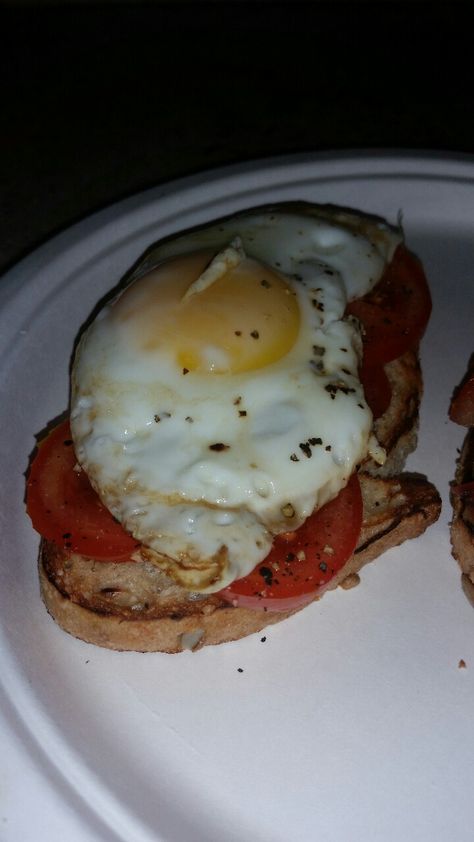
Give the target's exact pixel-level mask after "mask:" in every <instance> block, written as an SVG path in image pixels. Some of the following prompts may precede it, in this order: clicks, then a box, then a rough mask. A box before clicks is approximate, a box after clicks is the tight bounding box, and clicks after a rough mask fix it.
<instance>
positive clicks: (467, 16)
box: [0, 0, 474, 272]
mask: <svg viewBox="0 0 474 842" xmlns="http://www.w3.org/2000/svg"><path fill="white" fill-rule="evenodd" d="M471 8H472V6H471V4H470V3H444V4H433V3H429V2H411V3H403V2H378V3H372V2H352V3H345V2H334V0H333V2H332V3H326V2H303V3H301V2H296V0H295V2H292V3H289V2H283V3H279V2H270V0H268V1H267V2H258V0H255V2H251V3H244V2H237V1H235V2H225V0H220V1H219V0H215V1H214V2H208V3H201V2H192V3H190V2H181V1H180V0H175V2H172V0H169V1H168V2H155V3H151V4H142V3H135V4H131V3H126V2H121V3H111V2H108V3H102V4H94V3H78V4H75V3H67V4H66V3H64V4H59V5H55V4H51V3H45V2H43V3H40V4H28V3H26V4H20V5H19V4H15V5H13V4H8V3H7V4H5V3H4V4H3V5H0V32H1V34H0V63H1V64H0V71H1V80H2V82H1V84H2V106H1V107H2V115H1V130H0V161H1V166H0V200H1V218H0V272H1V271H4V270H5V269H6V268H8V266H10V265H11V264H12V263H14V262H15V261H16V260H18V259H19V258H20V257H21V256H22V255H24V254H25V253H27V252H28V251H30V250H31V249H32V248H34V247H35V246H36V245H38V244H39V243H40V242H42V241H43V240H44V239H46V238H48V237H49V236H51V235H52V234H54V233H55V232H56V231H58V230H61V229H62V228H64V227H66V226H68V225H69V224H71V223H72V222H74V221H76V220H77V219H80V218H82V217H83V216H85V215H87V214H89V213H90V212H91V211H93V210H95V209H98V208H100V207H103V206H105V205H107V204H110V203H111V202H113V201H115V200H116V199H119V198H122V197H124V196H127V195H130V194H132V193H134V192H136V191H139V190H141V189H144V188H146V187H151V186H153V185H156V184H158V183H160V182H163V181H167V180H169V179H172V178H175V177H176V176H180V175H185V174H188V173H193V172H197V171H199V170H202V169H206V168H210V167H213V166H216V165H220V164H225V163H230V162H235V161H240V160H247V159H252V158H259V157H265V156H269V155H273V154H281V153H287V152H294V151H311V150H315V151H322V150H331V149H353V148H355V149H357V148H367V147H369V148H403V149H433V150H445V151H454V152H468V153H473V152H474V109H473V101H474V95H473V82H472V77H473V76H474V74H473V72H472V66H473V64H474V62H473V53H474V47H473V32H474V30H473V28H472V23H471Z"/></svg>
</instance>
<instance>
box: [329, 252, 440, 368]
mask: <svg viewBox="0 0 474 842" xmlns="http://www.w3.org/2000/svg"><path fill="white" fill-rule="evenodd" d="M346 312H347V313H348V314H350V315H353V316H356V317H357V318H358V319H359V321H360V322H361V323H362V325H363V328H364V336H363V344H364V362H365V365H367V366H380V365H383V364H385V363H387V362H390V361H391V360H394V359H396V358H397V357H400V356H401V355H402V354H404V353H405V351H408V350H409V349H410V348H414V347H415V346H416V345H417V344H418V342H419V341H420V339H421V337H422V336H423V333H424V332H425V328H426V325H427V323H428V319H429V317H430V313H431V295H430V291H429V287H428V284H427V281H426V277H425V274H424V272H423V268H422V266H421V263H420V262H419V261H418V260H417V258H416V257H415V256H414V255H412V254H411V253H410V252H409V251H408V249H407V248H406V247H405V246H403V245H400V246H398V248H397V250H396V252H395V254H394V256H393V259H392V261H391V263H390V264H389V266H387V268H386V270H385V272H384V274H383V276H382V278H381V279H380V281H379V282H378V284H377V285H376V286H375V287H374V288H373V290H371V292H369V293H368V294H367V295H364V297H363V298H357V299H356V300H355V301H351V302H350V303H349V304H348V306H347V309H346Z"/></svg>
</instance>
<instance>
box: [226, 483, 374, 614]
mask: <svg viewBox="0 0 474 842" xmlns="http://www.w3.org/2000/svg"><path fill="white" fill-rule="evenodd" d="M361 523H362V495H361V490H360V484H359V480H358V478H357V475H355V474H354V475H353V476H352V477H351V479H350V480H349V482H348V484H347V486H346V487H345V488H344V489H343V490H342V491H341V492H340V493H339V494H338V496H337V497H336V498H335V499H334V500H332V501H331V502H330V503H327V504H326V505H325V506H323V508H322V509H319V510H318V511H317V512H315V513H314V514H313V515H311V517H309V518H308V519H307V520H306V521H305V523H304V524H303V525H302V526H300V528H299V529H298V530H297V531H296V532H290V533H285V534H283V535H278V536H277V537H276V538H275V541H274V542H273V547H272V549H271V550H270V553H269V554H268V556H267V557H266V558H265V559H264V561H262V562H261V563H260V564H258V565H257V567H256V568H255V570H253V571H252V573H250V574H249V575H248V576H245V578H243V579H238V580H237V581H236V582H233V583H232V584H231V585H229V587H228V588H225V589H224V590H223V591H221V592H220V596H222V597H224V599H226V600H228V601H229V602H232V604H233V605H239V606H245V607H248V608H267V609H270V610H271V611H289V610H291V609H293V608H298V607H301V606H302V605H304V604H305V603H306V602H310V601H311V600H312V599H313V598H314V597H315V595H316V594H318V593H320V592H322V591H323V590H324V589H325V587H326V586H327V585H328V583H329V582H330V581H331V579H332V577H333V576H334V574H335V573H337V571H338V570H340V569H341V567H343V566H344V564H345V563H346V561H347V559H348V558H349V556H351V555H352V553H353V551H354V549H355V547H356V544H357V539H358V537H359V533H360V527H361Z"/></svg>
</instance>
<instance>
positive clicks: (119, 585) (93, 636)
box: [39, 473, 441, 653]
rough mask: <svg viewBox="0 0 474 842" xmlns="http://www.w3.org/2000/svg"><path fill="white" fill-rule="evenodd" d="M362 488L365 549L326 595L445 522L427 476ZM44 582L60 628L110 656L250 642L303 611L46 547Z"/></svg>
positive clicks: (145, 566)
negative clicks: (185, 585) (248, 603)
mask: <svg viewBox="0 0 474 842" xmlns="http://www.w3.org/2000/svg"><path fill="white" fill-rule="evenodd" d="M360 482H361V489H362V496H363V504H364V515H363V525H362V530H361V533H360V536H359V542H358V545H357V548H356V550H355V552H354V553H353V555H352V556H351V557H350V559H349V560H348V562H347V563H346V565H345V566H344V567H343V568H342V570H340V571H339V573H337V574H336V576H334V578H333V579H332V580H331V582H330V583H329V586H328V589H333V588H335V587H337V586H338V585H343V586H344V587H350V586H352V585H353V584H356V583H357V581H358V574H359V571H360V570H361V568H362V567H363V566H364V565H365V564H367V563H368V562H370V561H372V560H373V559H375V558H377V556H379V555H380V554H381V553H383V552H385V550H387V549H389V548H390V547H395V546H397V545H398V544H400V543H402V542H403V541H405V540H407V539H408V538H415V537H417V536H418V535H420V534H421V533H422V532H424V531H425V529H426V528H427V527H428V526H429V525H430V524H431V523H433V522H434V521H435V520H436V519H437V518H438V516H439V512H440V508H441V502H440V498H439V495H438V492H437V491H436V489H435V488H434V486H433V485H431V484H430V483H429V482H428V481H427V480H426V479H424V478H423V477H419V476H413V475H411V474H403V475H401V476H399V477H396V478H380V477H372V476H370V475H369V474H367V473H362V474H361V475H360ZM39 576H40V584H41V593H42V597H43V600H44V602H45V605H46V607H47V609H48V611H49V613H50V614H51V616H52V617H53V618H54V619H55V620H56V622H57V623H58V624H59V625H60V626H61V627H62V628H63V629H64V630H65V631H67V632H69V633H70V634H72V635H74V636H75V637H78V638H80V639H81V640H85V641H86V642H88V643H93V644H96V645H98V646H104V647H107V648H110V649H118V650H132V651H139V652H158V651H159V652H169V653H174V652H179V651H181V650H182V649H185V648H190V649H199V648H201V647H202V646H208V645H213V644H217V643H224V642H226V641H229V640H238V639H239V638H241V637H246V636H247V635H249V634H252V633H255V632H258V631H261V630H262V629H263V628H266V627H267V626H270V625H272V624H274V623H278V622H280V621H281V620H284V619H286V618H287V617H289V616H290V615H291V614H294V613H296V611H297V610H301V609H295V610H293V611H283V612H275V611H265V610H253V609H249V608H240V607H234V606H232V605H229V604H228V603H226V602H225V601H224V600H222V599H221V598H220V597H219V596H218V595H217V594H210V595H205V596H204V597H201V598H197V599H196V598H192V597H191V598H190V595H189V594H188V593H187V592H186V591H184V590H183V589H182V588H180V587H179V586H177V585H175V584H174V583H173V582H172V581H171V580H170V579H169V578H168V577H167V576H166V575H165V574H164V573H161V572H160V571H157V570H156V568H154V567H153V565H150V564H149V563H147V562H136V563H133V564H129V565H123V564H113V563H111V562H95V561H93V560H90V559H85V558H84V557H82V556H79V555H76V554H74V555H72V556H71V555H69V554H67V553H65V552H64V551H63V550H61V549H59V548H58V547H56V546H55V545H54V544H52V543H50V542H48V541H43V542H42V545H41V551H40V559H39ZM106 582H109V583H111V584H105V583H106ZM145 594H147V597H148V598H147V600H145V599H144V595H145ZM318 598H319V597H316V599H318Z"/></svg>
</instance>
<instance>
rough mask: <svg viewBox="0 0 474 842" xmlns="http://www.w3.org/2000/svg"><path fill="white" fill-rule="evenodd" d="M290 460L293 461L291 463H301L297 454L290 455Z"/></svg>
mask: <svg viewBox="0 0 474 842" xmlns="http://www.w3.org/2000/svg"><path fill="white" fill-rule="evenodd" d="M290 459H291V461H292V462H299V461H300V460H299V459H298V457H297V455H296V453H291V454H290Z"/></svg>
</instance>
